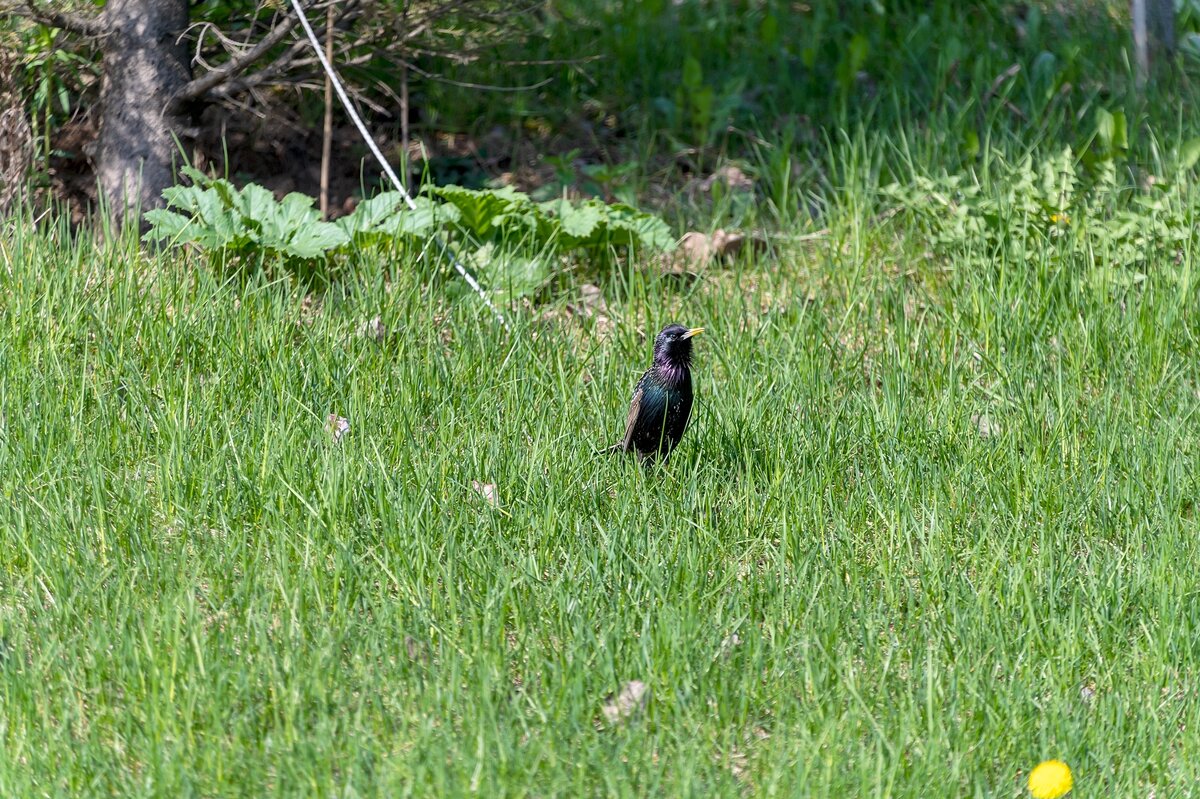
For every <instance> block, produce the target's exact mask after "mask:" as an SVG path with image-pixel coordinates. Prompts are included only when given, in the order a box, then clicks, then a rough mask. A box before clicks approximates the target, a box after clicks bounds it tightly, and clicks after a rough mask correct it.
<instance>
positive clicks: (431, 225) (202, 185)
mask: <svg viewBox="0 0 1200 799" xmlns="http://www.w3.org/2000/svg"><path fill="white" fill-rule="evenodd" d="M184 174H185V175H186V176H187V177H188V178H189V179H191V181H192V185H190V186H175V187H173V188H170V189H167V190H166V191H165V192H164V193H163V195H164V197H165V198H166V200H167V205H168V208H166V209H160V210H154V211H149V212H147V214H146V219H147V221H148V222H149V223H150V225H151V228H150V231H149V232H148V233H147V234H146V239H147V240H150V241H166V242H168V243H170V244H172V245H181V244H192V245H195V246H196V247H198V248H199V249H201V250H202V251H205V252H206V253H208V254H210V255H211V256H216V255H221V256H223V257H224V258H225V259H226V260H227V261H228V260H229V259H232V260H234V261H236V262H237V263H239V264H241V265H250V266H258V267H269V266H274V265H279V266H282V267H283V268H284V269H286V270H289V271H293V272H296V271H304V270H311V269H312V268H314V267H315V266H317V265H320V264H324V265H325V266H328V265H329V262H330V259H331V258H334V257H337V256H339V255H342V254H345V253H346V252H348V251H349V250H350V248H352V247H353V248H358V249H366V248H372V247H379V246H395V245H400V246H403V245H406V244H407V245H416V246H423V244H424V243H425V242H427V241H428V240H430V239H431V238H433V237H434V236H438V235H441V236H444V237H445V239H446V243H447V244H448V245H449V246H450V247H451V248H452V249H453V250H454V251H455V252H456V253H458V255H459V256H460V257H462V258H464V259H465V260H468V261H470V262H472V263H475V264H482V263H484V262H490V261H491V260H496V261H499V262H502V263H504V264H505V266H506V269H507V270H508V272H511V273H512V274H507V273H506V274H492V273H493V272H494V270H491V269H487V270H481V271H487V272H489V274H490V276H492V277H494V278H495V281H496V284H497V285H498V286H503V288H502V289H501V290H502V291H503V292H504V293H506V294H508V295H514V296H515V295H525V294H528V293H531V292H533V291H534V290H536V288H537V286H539V285H540V284H541V283H542V282H544V280H545V278H546V277H548V274H549V273H548V271H547V270H548V269H549V267H548V266H546V265H545V264H548V263H550V262H551V261H552V260H553V259H555V258H558V257H562V256H567V255H570V254H573V253H580V254H587V255H588V256H589V257H595V256H603V255H604V254H606V253H608V252H609V251H611V250H612V249H614V248H617V249H631V248H632V249H643V250H648V251H652V252H658V251H662V250H666V249H670V248H671V247H672V246H673V244H674V240H673V237H672V236H671V231H670V228H668V227H667V225H666V224H665V223H664V222H663V221H662V220H661V219H659V218H658V217H656V216H653V215H651V214H646V213H643V212H641V211H638V210H637V209H636V208H633V207H632V206H629V205H624V204H620V203H618V204H614V205H607V204H605V203H604V202H601V201H600V200H598V199H591V200H586V201H584V202H582V203H571V202H568V201H566V200H561V199H560V200H550V201H547V202H541V203H538V202H534V201H533V200H532V199H531V198H530V197H529V196H528V195H527V194H524V193H522V192H519V191H516V190H515V189H512V188H502V189H480V190H475V189H465V188H462V187H461V186H440V187H435V188H430V189H429V190H428V194H427V195H424V196H420V197H417V198H416V200H415V205H416V207H415V208H409V207H408V205H407V203H405V201H404V198H403V196H402V195H401V194H400V193H399V192H394V191H391V192H383V193H382V194H379V195H377V196H375V197H372V198H370V199H367V200H364V201H363V202H361V203H359V204H358V206H357V208H355V210H354V212H353V213H352V214H349V215H348V216H345V217H343V218H341V219H338V220H337V221H334V222H323V221H321V218H320V214H318V213H317V211H316V210H314V209H313V207H312V198H311V197H308V196H306V195H303V194H289V195H287V196H286V197H284V198H283V200H281V201H276V200H275V198H274V196H273V195H272V194H271V193H270V192H269V191H267V190H266V189H264V188H263V187H262V186H259V185H257V184H253V183H251V184H248V185H247V186H245V187H244V188H241V189H238V188H237V187H235V186H234V185H233V184H232V183H230V182H229V181H227V180H223V179H220V178H210V177H208V176H206V175H204V174H203V173H202V172H199V171H198V170H196V169H192V168H187V169H185V170H184ZM501 250H503V251H504V252H505V257H504V258H502V259H501V258H498V257H497V258H494V259H493V256H495V254H496V253H498V252H500V251H501ZM517 272H520V273H521V274H519V275H518V274H516V273H517Z"/></svg>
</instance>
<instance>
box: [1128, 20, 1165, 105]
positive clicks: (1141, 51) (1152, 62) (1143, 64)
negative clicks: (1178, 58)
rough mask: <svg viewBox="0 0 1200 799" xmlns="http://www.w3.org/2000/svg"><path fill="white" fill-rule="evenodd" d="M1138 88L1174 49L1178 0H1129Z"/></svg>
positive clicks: (1162, 64)
mask: <svg viewBox="0 0 1200 799" xmlns="http://www.w3.org/2000/svg"><path fill="white" fill-rule="evenodd" d="M1130 15H1131V16H1132V17H1133V50H1134V55H1135V61H1136V64H1137V82H1138V87H1139V88H1140V87H1142V86H1144V85H1145V84H1146V81H1148V80H1149V79H1150V78H1151V76H1152V74H1153V73H1154V72H1157V71H1159V70H1161V69H1162V67H1163V66H1164V65H1165V64H1169V63H1170V59H1171V56H1172V55H1173V54H1174V52H1175V0H1130Z"/></svg>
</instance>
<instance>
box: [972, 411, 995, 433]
mask: <svg viewBox="0 0 1200 799" xmlns="http://www.w3.org/2000/svg"><path fill="white" fill-rule="evenodd" d="M971 424H973V425H975V429H976V430H978V431H979V437H980V438H991V437H993V436H996V435H999V434H1000V425H998V424H997V423H996V422H994V421H992V418H991V417H990V416H988V415H987V414H986V413H975V414H972V415H971Z"/></svg>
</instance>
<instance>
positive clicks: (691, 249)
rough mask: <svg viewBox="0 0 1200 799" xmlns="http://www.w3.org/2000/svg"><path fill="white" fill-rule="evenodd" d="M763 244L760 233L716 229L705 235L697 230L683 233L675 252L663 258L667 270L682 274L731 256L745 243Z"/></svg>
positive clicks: (764, 242)
mask: <svg viewBox="0 0 1200 799" xmlns="http://www.w3.org/2000/svg"><path fill="white" fill-rule="evenodd" d="M747 242H749V243H751V244H753V245H756V246H758V245H765V244H766V239H765V238H764V237H763V236H762V235H761V234H760V235H753V234H751V235H747V234H745V233H739V232H738V231H736V230H720V229H718V230H716V231H714V232H713V234H712V235H711V236H710V235H706V234H704V233H701V232H699V231H697V230H692V231H689V232H688V233H685V234H683V238H681V239H680V240H679V246H678V247H677V248H676V250H675V252H673V253H671V254H670V255H668V256H667V257H666V258H665V259H664V266H665V269H666V271H667V272H669V273H673V274H684V273H685V272H687V271H688V270H689V269H699V268H701V267H705V266H707V265H708V264H709V263H710V262H712V261H713V260H714V259H717V258H732V257H733V256H735V255H737V254H738V253H739V252H740V251H741V249H742V247H743V246H744V245H745V244H746V243H747Z"/></svg>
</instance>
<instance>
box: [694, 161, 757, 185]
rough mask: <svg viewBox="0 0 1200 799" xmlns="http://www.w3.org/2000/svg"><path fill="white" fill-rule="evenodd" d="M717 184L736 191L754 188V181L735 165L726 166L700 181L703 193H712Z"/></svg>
mask: <svg viewBox="0 0 1200 799" xmlns="http://www.w3.org/2000/svg"><path fill="white" fill-rule="evenodd" d="M717 183H724V184H725V185H726V186H727V187H729V188H731V189H733V190H734V191H750V190H752V189H753V188H754V181H753V180H751V179H750V177H749V176H748V175H747V174H746V173H745V172H743V171H742V170H740V169H738V168H737V167H736V166H734V165H733V164H726V165H725V166H723V167H721V168H720V169H718V170H717V171H716V172H713V173H712V174H711V175H709V176H708V177H706V178H705V179H704V180H702V181H700V189H701V191H712V187H713V186H714V185H715V184H717Z"/></svg>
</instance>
